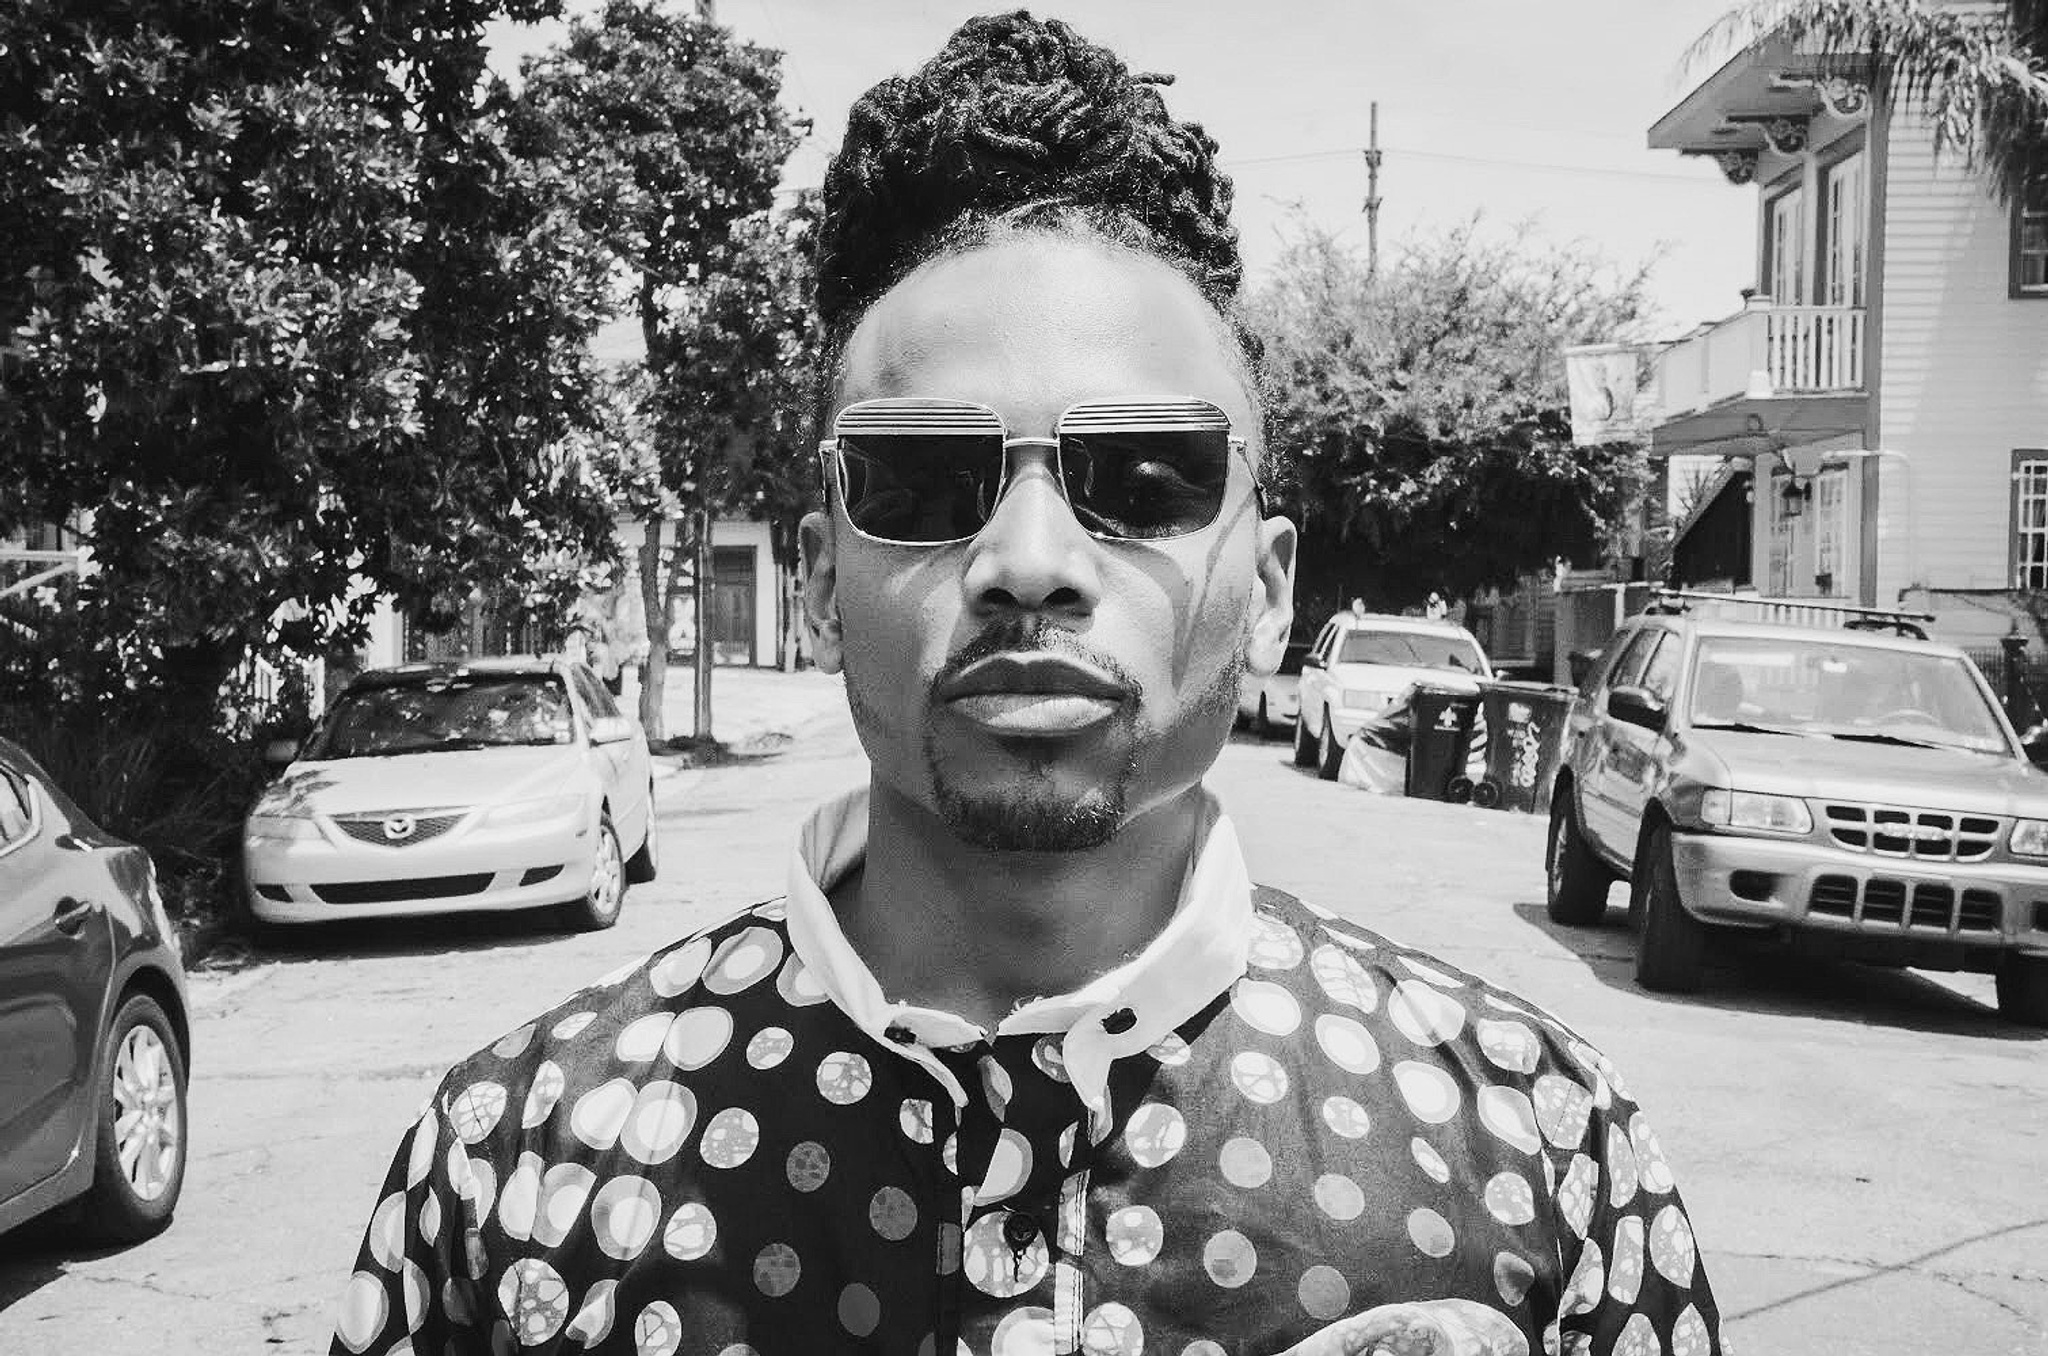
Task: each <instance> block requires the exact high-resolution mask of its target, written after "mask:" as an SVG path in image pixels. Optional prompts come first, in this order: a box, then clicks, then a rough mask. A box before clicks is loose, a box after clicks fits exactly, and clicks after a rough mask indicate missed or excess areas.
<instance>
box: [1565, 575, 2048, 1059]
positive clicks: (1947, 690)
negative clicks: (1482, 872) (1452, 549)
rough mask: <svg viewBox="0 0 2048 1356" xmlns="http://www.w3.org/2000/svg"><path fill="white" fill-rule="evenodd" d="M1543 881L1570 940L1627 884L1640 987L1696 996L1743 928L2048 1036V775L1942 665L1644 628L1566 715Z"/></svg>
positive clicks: (1844, 645)
mask: <svg viewBox="0 0 2048 1356" xmlns="http://www.w3.org/2000/svg"><path fill="white" fill-rule="evenodd" d="M1869 620H1870V619H1868V618H1864V619H1862V620H1860V621H1859V622H1858V623H1856V625H1857V626H1858V627H1863V626H1866V625H1867V624H1868V622H1869ZM1902 629H1903V628H1902ZM1547 876H1548V891H1547V894H1548V904H1549V913H1550V917H1551V918H1552V919H1554V920H1555V921H1557V922H1560V923H1569V924H1591V923H1597V922H1599V921H1600V919H1601V918H1602V916H1603V915H1604V913H1605V910H1606V904H1607V888H1608V885H1609V883H1610V882H1611V881H1613V880H1616V879H1621V880H1626V881H1628V882H1629V915H1630V918H1631V920H1633V921H1634V922H1635V923H1636V924H1637V925H1638V926H1639V927H1640V929H1641V933H1642V936H1641V942H1640V946H1639V948H1638V951H1637V955H1636V978H1637V980H1638V982H1640V983H1641V984H1642V985H1643V986H1644V987H1646V988H1651V989H1664V990H1673V991H1687V990H1691V989H1694V988H1696V987H1698V985H1699V983H1700V980H1701V970H1702V960H1703V953H1704V949H1705V946H1706V943H1707V941H1708V938H1709V935H1710V932H1711V931H1712V930H1713V929H1714V928H1716V927H1731V928H1741V929H1748V930H1754V931H1760V932H1765V933H1771V934H1776V935H1779V936H1781V937H1783V938H1784V939H1786V940H1788V941H1793V942H1795V943H1797V944H1798V945H1800V946H1802V947H1805V948H1807V949H1811V950H1817V951H1820V952H1822V953H1825V954H1830V955H1837V956H1844V957H1847V958H1850V959H1853V960H1861V961H1868V962H1873V963H1877V964H1882V965H1912V966H1917V967H1920V968H1923V969H1930V970H1970V971H1978V972H1990V973H1993V974H1995V975H1996V976H1997V984H1998V1006H1999V1010H2000V1012H2001V1013H2003V1014H2004V1015H2006V1016H2007V1017H2009V1018H2013V1019H2015V1020H2019V1021H2024V1022H2028V1023H2032V1024H2037V1025H2038V1024H2048V775H2043V774H2042V773H2041V772H2040V771H2038V770H2037V769H2035V768H2034V767H2033V766H2032V765H2031V764H2030V763H2029V762H2028V761H2027V759H2026V757H2025V756H2024V754H2023V751H2022V750H2021V747H2020V743H2019V739H2018V737H2017V736H2016V735H2015V734H2014V733H2013V729H2012V726H2011V724H2010V723H2008V722H2007V720H2006V718H2005V715H2004V713H2003V711H2001V710H2000V709H1999V705H1998V702H1997V701H1996V699H1995V698H1994V696H1993V694H1992V691H1991V688H1990V686H1989V684H1987V683H1986V682H1985V680H1984V676H1983V674H1981V673H1980V672H1978V670H1977V668H1976V666H1975V665H1974V664H1972V663H1971V662H1970V660H1969V658H1968V657H1967V656H1965V655H1964V654H1963V652H1962V651H1960V650H1958V649H1955V648H1954V647H1952V646H1948V645H1940V644H1936V643H1933V642H1931V641H1927V640H1924V639H1919V638H1917V637H1914V636H1909V635H1888V634H1881V633H1879V632H1877V631H1874V630H1870V629H1848V628H1845V629H1840V630H1835V629H1829V628H1825V627H1805V626H1798V627H1795V626H1782V625H1772V624H1766V623H1758V622H1744V621H1734V620H1719V619H1712V618H1707V617H1699V616H1685V615H1655V614H1646V615H1644V616H1640V617H1637V618H1634V619H1633V620H1632V621H1630V622H1629V623H1628V624H1627V625H1626V626H1625V627H1624V628H1623V629H1622V630H1621V631H1620V632H1619V633H1618V634H1617V635H1616V636H1615V637H1614V639H1613V641H1612V642H1611V643H1610V644H1609V645H1608V646H1607V647H1606V650H1605V652H1604V654H1603V657H1602V658H1601V660H1600V661H1599V663H1598V664H1597V665H1596V667H1595V668H1594V669H1593V671H1592V672H1591V673H1590V674H1589V676H1588V677H1587V680H1586V683H1585V685H1584V687H1583V688H1582V689H1581V691H1580V694H1579V697H1578V699H1577V700H1576V701H1575V702H1574V704H1573V710H1572V714H1571V717H1570V728H1569V730H1568V732H1567V734H1566V747H1565V755H1564V762H1563V766H1562V767H1561V768H1560V770H1559V773H1558V778H1557V787H1556V792H1555V794H1554V796H1553V797H1552V800H1551V809H1550V837H1549V851H1548V870H1547Z"/></svg>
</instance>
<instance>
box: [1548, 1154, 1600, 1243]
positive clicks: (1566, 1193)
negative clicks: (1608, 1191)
mask: <svg viewBox="0 0 2048 1356" xmlns="http://www.w3.org/2000/svg"><path fill="white" fill-rule="evenodd" d="M1599 1176H1600V1170H1599V1169H1598V1168H1597V1167H1595V1166H1594V1164H1593V1160H1592V1159H1590V1158H1588V1157H1586V1155H1584V1154H1573V1155H1572V1163H1571V1166H1570V1167H1568V1168H1566V1169H1565V1173H1564V1180H1563V1181H1562V1182H1559V1183H1558V1184H1557V1211H1558V1213H1559V1214H1560V1215H1563V1216H1564V1222H1565V1224H1566V1225H1567V1226H1568V1227H1569V1228H1570V1229H1571V1231H1572V1233H1573V1234H1575V1235H1577V1236H1578V1237H1580V1238H1584V1237H1585V1236H1586V1225H1587V1223H1588V1221H1590V1220H1591V1219H1592V1218H1593V1185H1594V1183H1595V1182H1596V1181H1598V1180H1599Z"/></svg>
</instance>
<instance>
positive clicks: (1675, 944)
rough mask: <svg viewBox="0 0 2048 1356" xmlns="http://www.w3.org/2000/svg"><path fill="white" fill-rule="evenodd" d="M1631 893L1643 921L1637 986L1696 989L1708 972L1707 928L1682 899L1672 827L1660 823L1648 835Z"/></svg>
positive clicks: (1676, 990)
mask: <svg viewBox="0 0 2048 1356" xmlns="http://www.w3.org/2000/svg"><path fill="white" fill-rule="evenodd" d="M1629 892H1630V894H1631V895H1632V896H1633V898H1632V900H1631V911H1632V912H1633V913H1634V914H1635V915H1636V916H1637V917H1639V918H1640V919H1641V920H1642V934H1641V936H1640V937H1638V938H1637V941H1636V983H1638V984H1640V985H1642V986H1643V987H1644V988H1646V989H1654V990H1656V991H1658V992H1660V993H1691V992H1693V991H1694V990H1696V989H1698V988H1699V987H1700V980H1701V978H1702V975H1703V972H1704V971H1705V969H1706V951H1707V925H1706V924H1705V923H1702V922H1701V921H1700V920H1699V919H1697V918H1695V917H1693V916H1692V915H1691V914H1689V913H1687V912H1686V911H1685V905H1684V904H1683V903H1681V902H1680V901H1679V897H1678V868H1677V865H1676V863H1674V862H1673V861H1672V857H1671V826H1670V825H1668V824H1659V825H1658V826H1657V827H1656V828H1654V829H1652V830H1650V832H1649V833H1648V834H1646V835H1645V836H1644V838H1643V845H1642V848H1641V849H1640V851H1639V852H1638V854H1637V857H1636V869H1635V871H1634V873H1633V879H1632V880H1631V882H1630V885H1629Z"/></svg>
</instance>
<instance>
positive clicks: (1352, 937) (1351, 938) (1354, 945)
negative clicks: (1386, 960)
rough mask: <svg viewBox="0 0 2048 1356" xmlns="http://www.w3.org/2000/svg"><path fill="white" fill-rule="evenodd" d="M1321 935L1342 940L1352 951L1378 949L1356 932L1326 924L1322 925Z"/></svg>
mask: <svg viewBox="0 0 2048 1356" xmlns="http://www.w3.org/2000/svg"><path fill="white" fill-rule="evenodd" d="M1323 935H1324V936H1325V937H1330V938H1333V939H1335V940H1336V941H1339V942H1342V943H1343V944H1344V945H1345V946H1348V947H1350V948H1351V949H1352V950H1353V951H1360V952H1364V951H1377V950H1379V948H1378V947H1377V946H1375V945H1374V944H1373V943H1371V942H1369V941H1367V940H1366V939H1365V938H1363V937H1360V936H1358V935H1357V934H1356V933H1351V932H1346V931H1345V930H1344V929H1343V928H1333V927H1330V926H1329V925H1328V924H1325V925H1324V927H1323Z"/></svg>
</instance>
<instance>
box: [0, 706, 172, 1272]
mask: <svg viewBox="0 0 2048 1356" xmlns="http://www.w3.org/2000/svg"><path fill="white" fill-rule="evenodd" d="M191 1051H192V1044H191V1029H190V1027H189V1026H188V1025H187V1020H186V1009H185V972H184V968H183V967H182V966H181V965H180V964H179V962H178V949H177V943H176V938H175V934H174V933H173V932H172V930H171V923H170V919H169V918H167V917H166V916H165V914H164V903H163V896H162V895H161V894H160V893H159V892H158V890H157V883H156V868H155V866H154V865H153V864H152V863H151V861H150V859H149V854H148V853H147V852H145V851H143V850H142V849H141V848H139V847H136V846H134V845H133V844H130V843H124V842H122V841H121V840H120V839H118V838H115V837H113V836H111V835H109V834H107V833H105V832H104V831H102V830H101V829H100V828H99V827H98V826H97V825H95V824H94V823H93V822H92V821H91V820H90V819H88V818H87V817H86V816H85V814H84V813H83V812H82V811H81V810H80V809H79V808H78V807H77V806H76V805H74V804H73V803H72V802H71V800H70V799H69V798H68V797H67V796H65V794H64V792H63V791H62V790H60V789H59V788H58V787H57V786H56V785H55V784H54V783H53V782H52V781H51V780H50V778H49V775H48V774H47V773H45V772H44V771H43V769H42V768H40V767H38V766H37V765H36V762H35V760H34V759H32V758H30V757H29V756H28V754H26V753H25V752H23V751H22V750H21V749H20V748H19V747H18V746H16V745H14V744H11V743H9V742H8V741H6V740H4V739H0V1232H4V1231H6V1230H8V1229H12V1228H13V1227H14V1226H16V1225H18V1224H20V1223H22V1222H23V1221H25V1220H28V1219H31V1218H33V1217H35V1216H38V1215H42V1214H44V1213H46V1212H48V1211H51V1210H53V1209H56V1208H57V1207H59V1206H65V1207H67V1214H68V1217H67V1218H65V1219H64V1220H63V1223H64V1226H65V1228H66V1229H67V1231H68V1232H71V1233H73V1234H75V1235H77V1236H79V1237H82V1238H89V1239H92V1240H95V1241H104V1242H115V1243H126V1242H134V1241H136V1240H138V1239H143V1238H147V1237H149V1236H150V1235H151V1234H154V1233H156V1232H157V1231H159V1230H160V1229H162V1228H163V1227H164V1226H165V1225H167V1224H169V1223H170V1220H171V1213H172V1212H173V1211H174V1210H176V1209H177V1206H178V1194H179V1192H180V1190H181V1189H182V1188H183V1187H184V1184H185V1158H186V1129H185V1127H186V1115H185V1079H186V1071H187V1070H188V1069H189V1068H190V1067H191V1065H190V1059H191Z"/></svg>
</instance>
